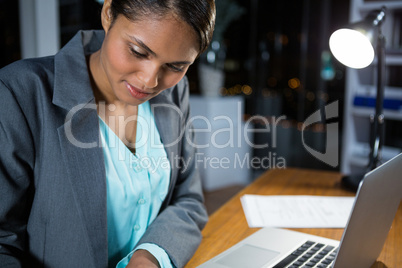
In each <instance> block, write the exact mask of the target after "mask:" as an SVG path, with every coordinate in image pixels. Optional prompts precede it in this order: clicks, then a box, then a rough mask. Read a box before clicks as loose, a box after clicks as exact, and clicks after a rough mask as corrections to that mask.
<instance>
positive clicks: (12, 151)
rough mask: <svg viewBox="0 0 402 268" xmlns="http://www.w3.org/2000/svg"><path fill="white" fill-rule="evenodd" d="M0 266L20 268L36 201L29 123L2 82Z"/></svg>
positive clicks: (0, 108)
mask: <svg viewBox="0 0 402 268" xmlns="http://www.w3.org/2000/svg"><path fill="white" fill-rule="evenodd" d="M0 96H1V98H0V144H1V149H0V263H1V265H2V267H20V266H22V263H21V260H23V259H25V258H26V256H25V247H26V226H27V220H28V215H29V211H30V208H31V202H32V198H33V190H34V189H33V185H32V183H31V178H33V163H34V149H33V145H32V144H33V141H32V135H31V132H30V129H29V127H28V123H27V120H26V118H25V116H24V114H23V112H22V110H21V107H20V104H19V103H18V102H17V101H16V99H15V98H14V95H13V94H12V92H11V91H10V90H9V89H8V88H7V87H6V86H5V85H4V84H3V82H2V81H1V80H0Z"/></svg>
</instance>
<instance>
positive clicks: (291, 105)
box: [0, 0, 349, 169]
mask: <svg viewBox="0 0 402 268" xmlns="http://www.w3.org/2000/svg"><path fill="white" fill-rule="evenodd" d="M216 1H220V0H216ZM237 3H238V4H239V5H240V6H241V7H243V8H244V10H245V12H244V13H243V15H241V16H240V18H238V19H237V20H235V21H233V22H232V23H231V24H230V25H229V27H228V28H227V30H226V31H225V33H224V41H223V43H224V44H225V47H226V61H225V63H227V64H225V69H224V71H225V74H226V78H225V89H224V90H222V92H221V93H222V95H223V97H225V96H230V95H242V96H243V97H244V98H245V100H246V106H245V115H244V116H245V118H247V117H250V116H253V115H256V114H258V115H263V116H267V117H272V116H279V115H285V116H286V118H287V121H286V123H287V124H288V126H290V128H289V131H292V132H294V133H295V136H298V135H299V134H300V133H299V132H298V131H299V130H298V128H297V126H298V123H300V122H303V121H304V120H305V119H306V118H307V117H308V115H310V114H312V113H313V112H314V111H316V110H317V109H320V108H323V107H324V106H325V105H326V104H328V103H331V102H332V101H339V107H340V108H339V109H340V111H339V112H340V114H339V118H338V120H337V122H338V123H339V124H340V134H341V133H342V118H343V114H342V110H343V105H344V104H343V96H344V90H345V88H344V87H345V80H344V71H345V69H344V67H343V66H342V65H340V64H339V63H337V62H336V61H335V60H333V59H330V60H331V61H332V68H333V72H334V73H335V76H334V78H332V79H329V80H326V79H323V78H322V77H321V71H322V69H323V61H322V55H323V53H324V52H326V51H329V49H328V39H329V36H330V34H331V33H332V32H333V31H334V30H335V29H337V28H339V27H340V26H342V25H344V24H346V23H348V18H349V0H336V1H335V0H279V1H271V0H238V1H237ZM100 8H101V5H100V4H99V3H97V2H96V1H94V0H68V1H67V0H60V26H61V28H60V31H61V37H60V40H61V43H62V45H64V44H65V43H66V42H67V41H68V40H69V39H70V38H71V37H72V36H73V35H74V34H75V33H76V32H77V31H78V30H79V29H96V28H100V18H99V14H100ZM0 37H1V42H0V68H1V67H3V66H5V65H7V64H9V63H11V62H13V61H15V60H18V59H20V57H21V56H20V45H19V17H18V1H16V0H0ZM198 64H199V60H198V61H197V62H196V63H195V64H194V66H192V67H191V68H190V70H189V71H188V74H187V75H188V77H189V80H190V85H191V94H194V95H197V94H200V89H199V80H198V79H199V78H198V74H197V65H198ZM290 79H295V80H293V81H299V84H298V85H297V86H296V87H293V88H292V87H291V86H290V84H289V81H290ZM243 86H248V87H249V88H251V90H252V91H251V92H247V94H245V93H244V92H242V91H241V90H239V88H241V87H243ZM322 123H323V125H322V126H324V130H325V124H324V123H327V122H322ZM256 125H257V127H258V124H256ZM322 126H321V128H320V127H318V128H317V129H318V133H323V132H322V131H323V127H322ZM318 135H320V134H318ZM259 138H260V137H258V135H257V136H256V137H255V139H256V140H258V139H259ZM341 140H342V139H341V137H340V145H339V146H341ZM323 149H325V148H323ZM288 150H290V151H291V150H297V149H295V147H294V146H289V148H288ZM267 153H268V152H267V151H257V150H256V151H255V155H266V154H267ZM298 159H299V160H297V161H296V160H295V161H292V160H290V162H288V165H289V166H303V167H313V168H320V169H338V168H331V167H329V166H327V165H324V164H322V163H321V162H319V161H318V160H315V159H313V158H312V157H310V156H309V155H306V152H305V151H304V152H301V151H300V150H299V152H298ZM300 159H304V160H303V161H302V160H300Z"/></svg>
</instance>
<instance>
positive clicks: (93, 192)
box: [58, 104, 108, 267]
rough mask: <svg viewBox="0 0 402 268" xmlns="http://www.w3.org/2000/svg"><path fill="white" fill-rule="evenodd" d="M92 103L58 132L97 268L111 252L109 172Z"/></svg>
mask: <svg viewBox="0 0 402 268" xmlns="http://www.w3.org/2000/svg"><path fill="white" fill-rule="evenodd" d="M88 106H89V108H88ZM91 106H92V105H86V106H84V107H83V109H81V110H79V111H77V112H76V113H75V114H74V116H73V117H72V118H71V119H70V120H68V121H66V123H65V124H64V125H63V126H61V127H60V128H59V129H58V133H59V139H60V146H61V149H62V151H63V152H64V154H63V160H64V164H65V165H66V169H67V172H68V178H69V179H70V185H71V188H72V190H73V193H74V198H75V203H76V206H77V210H78V212H79V215H80V220H81V221H82V223H83V225H84V227H85V229H86V232H87V234H88V244H89V245H88V246H89V248H90V250H91V252H92V254H91V255H92V256H91V257H93V261H94V267H105V266H106V265H107V255H108V254H107V212H106V194H107V193H106V175H105V174H106V173H105V166H104V160H103V152H102V149H101V147H100V146H99V145H98V142H97V141H98V140H99V124H98V115H97V112H96V109H91V108H90V107H91ZM93 106H95V105H94V104H93ZM77 220H78V219H77Z"/></svg>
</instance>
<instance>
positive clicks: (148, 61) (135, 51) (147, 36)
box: [98, 15, 198, 105]
mask: <svg viewBox="0 0 402 268" xmlns="http://www.w3.org/2000/svg"><path fill="white" fill-rule="evenodd" d="M103 27H104V30H105V40H104V42H103V45H102V49H101V51H100V63H101V64H100V65H101V71H100V74H101V75H102V76H104V77H105V78H106V79H107V81H105V80H104V79H101V80H103V81H104V82H105V83H102V84H101V85H99V84H98V87H99V89H100V91H101V93H102V94H103V95H104V97H105V99H106V101H120V102H123V103H124V104H130V105H139V104H141V103H143V102H145V101H147V100H149V99H151V98H153V97H154V96H156V95H158V94H159V93H160V92H162V91H163V90H165V89H167V88H169V87H172V86H174V85H176V84H177V83H178V82H179V81H180V80H181V79H182V78H183V76H184V74H185V73H186V71H187V69H188V67H189V66H190V65H191V64H192V63H193V62H194V60H195V59H196V57H197V55H198V42H197V38H196V35H195V33H194V31H193V29H192V28H191V27H190V26H189V25H188V24H187V23H185V22H182V21H180V20H177V19H175V18H174V17H173V16H167V17H164V18H162V19H152V18H142V19H140V20H137V21H134V22H133V21H130V20H128V19H127V18H126V17H124V16H122V15H119V16H118V17H117V18H116V19H115V21H114V23H113V25H112V26H111V27H110V23H109V24H108V22H107V21H106V23H105V21H103ZM103 84H105V85H103Z"/></svg>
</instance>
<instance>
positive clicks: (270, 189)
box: [186, 169, 402, 268]
mask: <svg viewBox="0 0 402 268" xmlns="http://www.w3.org/2000/svg"><path fill="white" fill-rule="evenodd" d="M340 180H341V174H339V173H336V172H325V171H312V170H303V169H278V170H270V171H268V172H266V173H264V174H263V175H262V176H261V177H259V178H258V179H257V180H255V181H254V182H253V183H252V184H250V185H249V186H247V187H246V188H245V189H243V190H242V191H241V192H239V193H238V194H237V195H236V196H234V197H233V198H232V199H231V200H229V201H228V202H227V203H226V204H225V205H223V206H222V207H221V208H220V209H219V210H217V211H216V212H215V213H214V214H212V215H211V217H210V219H209V222H208V223H207V225H206V226H205V229H204V230H203V232H202V235H203V241H202V243H201V245H200V247H199V248H198V250H197V251H196V253H195V255H194V256H193V258H192V259H191V260H190V262H189V263H188V264H187V265H186V267H191V268H192V267H197V266H198V265H200V264H202V263H204V262H206V261H207V260H209V259H211V258H212V257H214V256H216V255H218V254H219V253H221V252H223V251H224V250H226V249H228V248H229V247H231V246H233V245H234V244H236V243H237V242H239V241H240V240H242V239H244V238H246V237H247V236H249V235H251V234H252V233H254V232H256V231H257V230H258V228H249V227H248V225H247V221H246V218H245V216H244V212H243V208H242V206H241V203H240V197H241V196H242V195H244V194H261V195H328V196H354V195H355V194H354V193H353V192H349V191H346V190H344V189H342V188H341V186H340ZM293 230H296V231H299V232H305V233H310V234H314V235H319V236H323V237H328V238H332V239H336V240H340V239H341V237H342V233H343V229H293ZM373 267H388V268H393V267H402V205H400V206H399V209H398V212H397V214H396V216H395V219H394V222H393V225H392V228H391V230H390V232H389V234H388V238H387V240H386V242H385V246H384V248H383V250H382V252H381V255H380V256H379V258H378V260H377V262H376V263H375V264H374V265H373Z"/></svg>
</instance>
